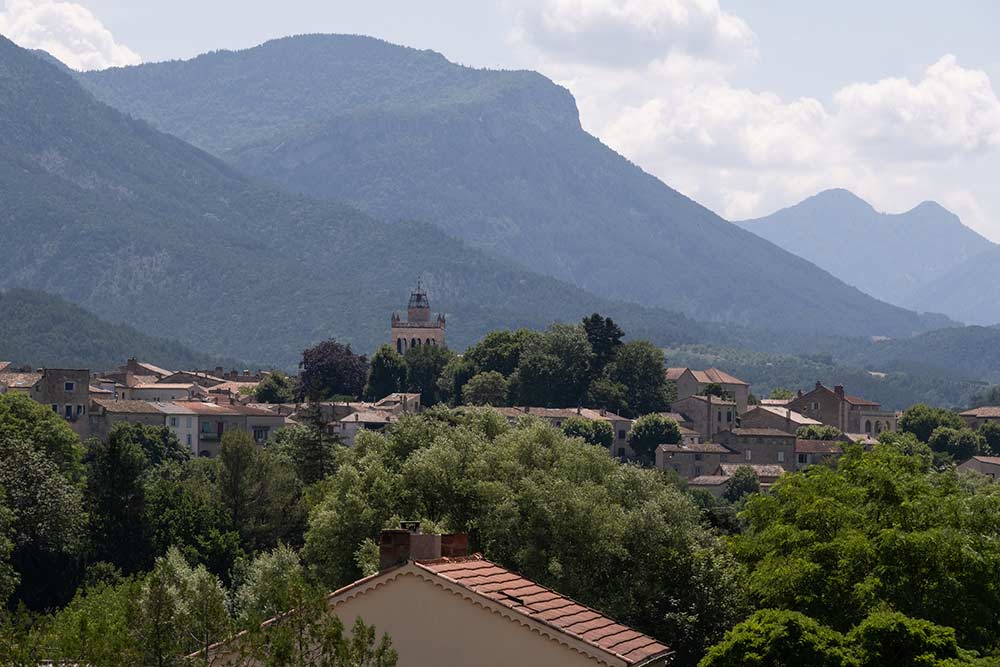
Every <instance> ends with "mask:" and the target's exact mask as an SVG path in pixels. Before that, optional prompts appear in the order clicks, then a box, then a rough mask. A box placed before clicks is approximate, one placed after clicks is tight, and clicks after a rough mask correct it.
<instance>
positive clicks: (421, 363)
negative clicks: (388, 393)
mask: <svg viewBox="0 0 1000 667" xmlns="http://www.w3.org/2000/svg"><path fill="white" fill-rule="evenodd" d="M454 356H455V353H454V352H452V351H451V350H449V349H448V348H446V347H439V346H437V345H417V346H415V347H411V348H410V349H409V350H407V351H406V356H405V357H404V359H405V360H406V390H407V391H411V392H414V393H419V394H420V401H421V403H423V404H424V405H428V406H429V405H435V404H436V403H438V402H440V401H441V398H442V397H441V392H440V391H439V389H438V378H439V377H441V372H442V371H443V370H444V368H445V366H447V365H448V362H449V361H451V359H452V357H454Z"/></svg>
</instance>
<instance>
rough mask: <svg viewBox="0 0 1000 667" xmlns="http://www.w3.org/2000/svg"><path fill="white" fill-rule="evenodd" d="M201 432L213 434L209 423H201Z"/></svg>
mask: <svg viewBox="0 0 1000 667" xmlns="http://www.w3.org/2000/svg"><path fill="white" fill-rule="evenodd" d="M201 432H202V433H211V432H212V425H211V424H210V423H209V422H202V423H201Z"/></svg>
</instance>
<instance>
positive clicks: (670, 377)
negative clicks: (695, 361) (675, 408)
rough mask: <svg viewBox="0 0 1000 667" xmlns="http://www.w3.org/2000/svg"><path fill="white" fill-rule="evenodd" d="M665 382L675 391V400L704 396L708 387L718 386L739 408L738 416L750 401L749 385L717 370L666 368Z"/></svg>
mask: <svg viewBox="0 0 1000 667" xmlns="http://www.w3.org/2000/svg"><path fill="white" fill-rule="evenodd" d="M665 373H666V378H667V382H668V383H671V384H673V385H674V387H675V388H676V390H677V400H683V399H685V398H687V397H688V396H695V395H698V394H704V393H705V389H706V388H708V386H709V385H713V384H714V385H718V386H719V387H721V388H722V390H723V391H724V392H726V393H727V394H728V395H729V398H731V399H732V400H733V401H735V402H736V405H737V406H738V407H739V411H740V414H742V413H744V412H746V410H747V403H748V401H749V400H750V385H749V384H747V383H746V382H744V381H743V380H741V379H739V378H737V377H733V376H732V375H730V374H729V373H726V372H725V371H720V370H719V369H718V368H709V369H708V370H704V371H696V370H692V369H690V368H668V369H667V370H666V371H665Z"/></svg>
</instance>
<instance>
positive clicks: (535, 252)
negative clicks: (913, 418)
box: [79, 35, 947, 336]
mask: <svg viewBox="0 0 1000 667" xmlns="http://www.w3.org/2000/svg"><path fill="white" fill-rule="evenodd" d="M79 78H80V80H81V81H82V82H83V83H84V84H85V85H86V86H87V87H88V88H89V89H90V90H91V91H93V92H94V94H95V95H97V96H98V97H99V98H100V99H102V100H104V101H106V102H108V103H109V104H111V105H112V106H115V107H116V108H119V109H121V110H123V111H125V112H127V113H129V114H132V115H134V116H136V117H140V118H143V119H146V120H148V121H149V122H150V123H152V124H153V125H154V126H155V127H157V128H159V129H161V130H163V131H166V132H169V133H171V134H174V135H177V136H179V137H181V138H182V139H184V140H186V141H189V142H191V143H193V144H194V145H197V146H199V147H201V148H204V149H206V150H207V151H210V152H211V153H213V154H214V155H216V156H218V157H219V158H221V159H222V160H224V161H225V162H227V163H229V164H231V165H233V166H235V167H237V168H239V169H240V170H242V171H244V172H247V173H250V174H252V175H254V176H257V177H261V178H263V179H267V180H269V181H271V182H273V183H276V184H279V185H281V186H282V187H283V188H285V189H286V190H289V191H293V192H298V193H303V194H305V195H308V196H311V197H316V198H321V199H326V200H337V201H345V202H348V203H350V204H352V205H355V206H357V207H359V208H361V209H362V210H364V211H366V212H368V213H370V214H372V215H374V216H376V217H379V218H382V219H386V220H390V221H392V220H401V219H403V220H421V221H426V222H429V223H432V224H434V225H436V226H437V227H439V228H441V229H443V230H444V231H445V232H446V233H448V234H449V235H452V236H455V237H458V238H461V239H463V240H464V241H466V242H468V243H469V244H471V245H472V246H474V247H476V248H479V249H481V250H484V251H487V252H489V253H490V254H491V255H492V256H495V257H503V258H506V260H509V261H514V262H518V263H519V264H521V265H523V266H524V267H526V268H527V269H529V270H533V271H536V272H538V273H543V274H547V275H551V276H553V277H555V278H558V279H561V280H565V281H567V282H569V283H572V284H574V285H577V286H579V287H581V288H583V289H585V290H588V291H590V292H593V293H596V294H599V295H601V296H603V297H605V298H610V299H616V300H624V301H629V302H635V303H641V304H645V305H647V306H654V307H663V308H669V309H671V310H679V311H682V312H684V313H686V314H688V315H689V316H691V317H694V318H696V319H701V320H706V321H716V322H734V323H739V324H742V325H747V326H752V327H756V328H763V329H771V330H782V331H799V332H810V333H812V332H824V333H833V334H844V335H887V336H905V335H910V334H911V333H914V332H918V331H922V330H927V329H929V328H934V327H936V326H944V325H945V324H947V321H945V320H943V318H928V317H921V316H918V315H917V314H915V313H912V312H909V311H906V310H903V309H901V308H897V307H893V306H890V305H888V304H885V303H881V302H879V301H877V300H875V299H873V298H870V297H869V296H867V295H865V294H863V293H862V292H860V291H859V290H856V289H854V288H851V287H848V286H847V285H845V284H844V283H842V282H841V281H839V280H837V279H835V278H833V277H832V276H830V275H829V274H827V273H826V272H824V271H822V270H820V269H818V268H817V267H816V266H814V265H813V264H811V263H809V262H807V261H805V260H803V259H800V258H798V257H796V256H794V255H792V254H791V253H789V252H787V251H785V250H782V249H780V248H778V247H777V246H775V245H773V244H771V243H769V242H767V241H765V240H762V239H761V238H759V237H757V236H755V235H753V234H751V233H749V232H746V231H745V230H742V229H740V228H739V227H737V226H735V225H731V224H729V223H728V222H726V221H724V220H722V219H721V218H720V217H719V216H717V215H715V214H714V213H712V212H711V211H709V210H708V209H706V208H704V207H703V206H700V205H699V204H697V203H696V202H694V201H692V200H690V199H688V198H687V197H685V196H683V195H681V194H680V193H678V192H676V191H674V190H672V189H671V188H669V187H667V186H666V185H664V184H663V183H662V182H661V181H659V180H657V179H656V178H653V177H652V176H650V175H649V174H647V173H645V172H643V171H642V170H641V169H640V168H639V167H637V166H636V165H634V164H632V163H630V162H628V161H627V160H626V159H624V158H623V157H621V156H620V155H618V154H616V153H615V152H613V151H612V150H611V149H609V148H608V147H607V146H605V145H603V144H602V143H601V142H600V141H599V140H597V139H596V138H594V137H593V136H591V135H589V134H587V133H586V132H584V131H583V129H582V127H581V125H580V120H579V115H578V112H577V108H576V103H575V100H574V99H573V97H572V95H571V94H570V93H569V91H567V90H566V89H564V88H561V87H559V86H557V85H555V84H553V83H552V82H551V81H549V80H548V79H546V78H545V77H543V76H541V75H539V74H537V73H534V72H525V71H489V70H478V69H470V68H467V67H462V66H459V65H456V64H454V63H451V62H449V61H448V60H446V59H445V58H444V57H443V56H441V55H440V54H437V53H434V52H432V51H418V50H414V49H409V48H404V47H400V46H395V45H392V44H388V43H386V42H382V41H379V40H376V39H371V38H367V37H358V36H330V35H309V36H300V37H293V38H285V39H279V40H275V41H272V42H268V43H266V44H264V45H262V46H259V47H256V48H252V49H248V50H245V51H238V52H233V51H217V52H213V53H209V54H205V55H202V56H199V57H197V58H195V59H193V60H189V61H172V62H164V63H155V64H147V65H141V66H137V67H127V68H116V69H110V70H105V71H101V72H91V73H84V74H80V75H79Z"/></svg>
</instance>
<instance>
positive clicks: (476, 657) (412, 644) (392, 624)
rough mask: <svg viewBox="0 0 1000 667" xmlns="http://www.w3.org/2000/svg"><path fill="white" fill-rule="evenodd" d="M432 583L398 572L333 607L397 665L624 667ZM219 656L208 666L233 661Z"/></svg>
mask: <svg viewBox="0 0 1000 667" xmlns="http://www.w3.org/2000/svg"><path fill="white" fill-rule="evenodd" d="M432 582H433V579H432V581H427V580H425V579H424V578H423V577H421V576H419V575H417V574H415V573H414V572H412V571H410V572H407V571H403V572H401V573H400V574H399V575H398V576H396V577H394V578H392V579H390V580H388V581H387V582H386V583H384V584H382V585H379V586H378V587H376V588H374V589H369V590H366V591H365V592H363V593H361V594H359V595H357V596H355V597H353V598H351V599H348V600H345V601H343V602H341V603H339V604H337V605H336V607H335V608H334V611H335V612H336V614H337V615H338V616H339V617H340V619H341V621H343V623H344V625H345V626H346V627H347V628H350V627H351V626H352V625H353V623H354V621H355V619H356V618H358V617H361V618H362V619H363V620H364V622H365V623H366V624H368V625H373V626H375V629H376V632H377V633H378V635H379V636H381V635H382V633H388V634H389V636H390V638H391V639H392V644H393V647H394V648H395V649H396V651H397V652H398V654H399V663H398V664H399V667H437V666H439V665H462V666H469V667H471V666H473V665H474V666H475V667H512V666H514V665H517V666H522V665H523V666H525V667H533V666H536V665H537V666H539V667H541V666H544V667H596V666H598V665H602V664H613V665H624V661H620V660H615V661H613V662H601V661H599V660H597V659H595V658H593V657H590V656H588V655H585V654H583V653H580V652H578V651H576V650H574V649H572V648H569V647H568V646H566V645H563V644H562V643H560V642H558V641H556V640H553V639H550V638H548V637H546V636H543V635H541V634H540V633H539V632H536V631H535V630H533V629H531V628H528V627H525V626H524V625H522V624H521V623H520V622H518V621H514V620H511V619H509V618H507V617H505V616H501V615H500V614H498V613H495V612H494V611H492V610H490V609H487V608H485V607H484V606H481V605H479V604H474V603H473V602H470V601H469V600H467V599H465V598H463V597H462V596H461V595H459V594H456V593H453V592H451V591H449V590H446V589H444V588H443V587H441V586H439V585H438V584H437V583H436V582H433V583H432ZM467 595H472V594H471V593H467ZM512 615H515V614H512ZM515 616H516V615H515ZM557 634H558V633H557ZM569 642H570V643H572V642H573V640H569ZM219 657H221V656H218V655H217V656H216V659H215V660H213V664H233V663H232V662H229V661H227V660H225V659H222V660H219V659H218V658H219ZM612 660H613V659H612ZM662 664H663V663H662V662H657V663H652V665H655V666H656V667H659V666H660V665H662Z"/></svg>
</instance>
